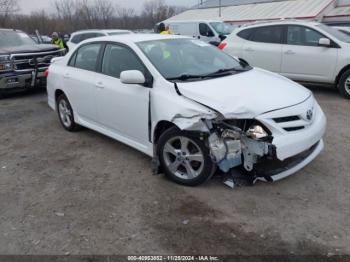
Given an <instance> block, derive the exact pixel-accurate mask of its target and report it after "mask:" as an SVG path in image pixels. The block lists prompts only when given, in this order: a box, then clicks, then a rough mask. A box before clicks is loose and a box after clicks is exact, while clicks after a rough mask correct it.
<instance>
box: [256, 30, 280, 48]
mask: <svg viewBox="0 0 350 262" xmlns="http://www.w3.org/2000/svg"><path fill="white" fill-rule="evenodd" d="M282 32H283V30H282V27H281V26H264V27H258V28H255V30H254V33H253V35H252V37H251V40H252V41H254V42H259V43H270V44H281V43H282Z"/></svg>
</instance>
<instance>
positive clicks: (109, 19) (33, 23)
mask: <svg viewBox="0 0 350 262" xmlns="http://www.w3.org/2000/svg"><path fill="white" fill-rule="evenodd" d="M53 4H54V8H53V11H50V12H48V11H46V10H39V11H35V12H32V13H31V14H29V15H24V14H20V13H19V10H20V9H19V6H18V2H17V0H0V28H16V29H21V30H23V31H25V32H27V33H33V32H35V30H39V32H40V33H42V34H51V33H52V32H59V33H61V34H65V33H72V32H74V31H77V30H82V29H102V28H103V29H108V28H118V29H130V30H138V29H153V28H154V26H155V24H156V23H158V22H160V21H163V20H165V19H167V18H169V17H171V16H174V15H176V14H177V13H180V12H182V11H184V10H185V8H184V7H178V6H171V5H167V4H166V3H165V1H164V0H148V1H146V2H145V3H144V4H143V8H142V11H141V12H139V13H138V12H136V10H135V9H133V8H125V7H121V6H119V5H115V4H113V2H112V1H111V0H56V1H54V3H53Z"/></svg>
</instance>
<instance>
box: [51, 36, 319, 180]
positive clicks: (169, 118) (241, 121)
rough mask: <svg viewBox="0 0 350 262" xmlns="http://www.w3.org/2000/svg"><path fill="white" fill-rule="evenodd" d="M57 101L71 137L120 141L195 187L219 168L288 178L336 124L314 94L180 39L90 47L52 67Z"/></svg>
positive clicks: (123, 40)
mask: <svg viewBox="0 0 350 262" xmlns="http://www.w3.org/2000/svg"><path fill="white" fill-rule="evenodd" d="M48 102H49V105H50V106H51V107H52V108H53V109H55V110H56V111H57V112H58V116H59V119H60V121H61V123H62V125H63V127H64V128H65V129H67V130H68V131H74V130H77V127H78V126H85V127H87V128H91V129H93V130H96V131H97V132H100V133H102V134H105V135H107V136H109V137H112V138H114V139H116V140H119V141H121V142H123V143H125V144H127V145H130V146H132V147H134V148H136V149H138V150H140V151H142V152H144V153H146V154H147V155H149V156H151V157H153V159H154V165H155V167H156V170H155V171H162V172H164V173H165V174H166V175H167V176H168V177H169V178H170V179H171V180H173V181H175V182H177V183H180V184H183V185H190V186H195V185H199V184H201V183H203V182H204V181H206V180H207V179H208V178H210V177H211V175H212V174H213V173H214V171H215V170H216V168H217V167H218V168H220V169H221V170H222V171H224V172H228V171H230V170H232V169H235V170H238V171H240V172H242V173H243V175H244V176H247V177H249V178H250V179H251V181H256V180H264V181H276V180H279V179H282V178H284V177H287V176H289V175H291V174H293V173H295V172H297V171H298V170H300V169H301V168H303V167H304V166H305V165H307V164H308V163H310V162H311V161H312V160H313V159H315V157H316V156H317V155H318V154H319V153H320V152H321V150H322V149H323V141H322V136H323V135H324V132H325V128H326V118H325V116H324V114H323V112H322V110H321V108H320V106H319V105H318V104H317V102H316V100H315V98H314V97H313V95H312V93H311V92H310V91H309V90H307V89H305V88H304V87H302V86H300V85H299V84H296V83H294V82H292V81H290V80H288V79H286V78H284V77H282V76H279V75H277V74H273V73H270V72H267V71H264V70H261V69H257V68H251V67H250V66H248V65H245V64H243V63H241V62H239V61H237V60H235V59H234V58H232V57H230V56H228V55H226V54H225V53H223V52H222V51H220V50H219V49H217V48H215V47H213V46H210V45H208V44H206V43H204V42H201V41H198V40H193V39H190V38H185V37H180V36H160V35H137V34H135V35H124V36H114V37H105V38H96V39H91V40H88V41H85V42H83V43H82V44H80V45H79V46H78V47H77V48H76V49H75V50H72V51H71V52H70V53H69V54H68V55H67V56H65V57H63V58H60V60H59V59H56V60H55V61H54V63H53V64H52V65H51V66H50V68H49V72H48Z"/></svg>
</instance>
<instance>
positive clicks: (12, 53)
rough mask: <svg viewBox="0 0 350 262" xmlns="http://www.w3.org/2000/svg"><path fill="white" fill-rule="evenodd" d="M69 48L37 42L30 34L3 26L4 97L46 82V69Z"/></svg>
mask: <svg viewBox="0 0 350 262" xmlns="http://www.w3.org/2000/svg"><path fill="white" fill-rule="evenodd" d="M64 52H65V50H61V49H60V48H59V47H57V46H55V45H51V44H37V43H36V42H35V41H34V40H33V39H32V38H31V37H30V36H29V35H27V34H26V33H24V32H22V31H19V30H13V29H0V96H1V95H3V94H5V93H9V92H16V91H22V90H27V89H30V88H35V87H39V86H43V85H45V84H46V77H45V70H46V69H47V68H48V67H49V65H50V63H51V60H52V58H55V57H58V56H62V55H63V54H64Z"/></svg>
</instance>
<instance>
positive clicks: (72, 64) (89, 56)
mask: <svg viewBox="0 0 350 262" xmlns="http://www.w3.org/2000/svg"><path fill="white" fill-rule="evenodd" d="M101 46H102V45H101V44H100V43H91V44H86V45H83V46H81V47H79V49H78V50H77V51H76V52H75V53H74V55H73V56H72V58H71V60H70V61H69V66H67V67H66V69H65V72H64V75H63V81H64V82H63V83H62V84H63V85H64V86H65V87H66V89H65V90H66V93H67V97H68V99H69V101H70V103H71V105H72V107H73V110H74V112H75V113H77V114H78V115H79V117H81V118H82V119H83V120H85V121H88V122H96V117H97V114H96V106H95V96H94V94H95V89H96V86H95V82H96V78H99V77H100V74H98V73H97V65H98V58H99V56H100V55H101V54H100V52H101Z"/></svg>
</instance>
